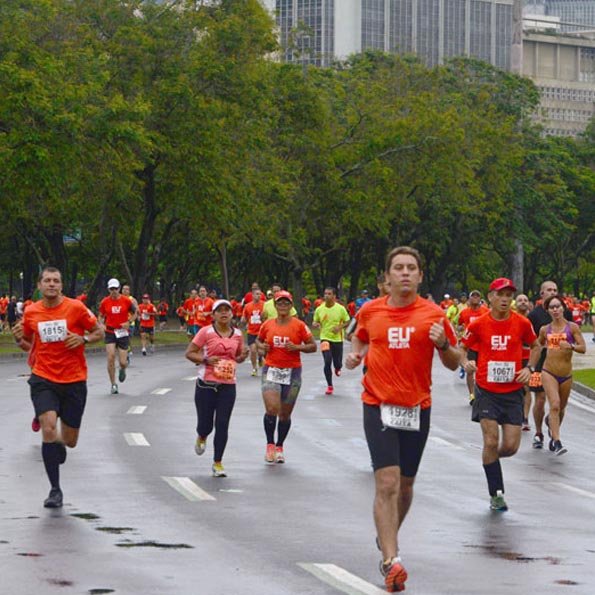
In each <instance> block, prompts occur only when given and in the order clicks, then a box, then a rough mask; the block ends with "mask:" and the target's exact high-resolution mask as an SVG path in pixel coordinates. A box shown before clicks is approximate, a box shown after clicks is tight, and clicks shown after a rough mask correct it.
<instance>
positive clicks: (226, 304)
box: [213, 300, 233, 312]
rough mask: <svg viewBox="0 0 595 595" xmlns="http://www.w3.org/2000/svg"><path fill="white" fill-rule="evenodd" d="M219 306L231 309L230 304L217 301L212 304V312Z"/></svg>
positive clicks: (224, 301)
mask: <svg viewBox="0 0 595 595" xmlns="http://www.w3.org/2000/svg"><path fill="white" fill-rule="evenodd" d="M219 306H227V307H228V308H232V305H231V302H228V301H227V300H217V301H216V302H215V303H214V304H213V312H214V311H215V310H216V309H217V308H219ZM232 309H233V308H232Z"/></svg>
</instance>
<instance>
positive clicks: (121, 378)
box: [118, 368, 126, 382]
mask: <svg viewBox="0 0 595 595" xmlns="http://www.w3.org/2000/svg"><path fill="white" fill-rule="evenodd" d="M118 380H119V381H120V382H124V380H126V368H120V371H119V372H118Z"/></svg>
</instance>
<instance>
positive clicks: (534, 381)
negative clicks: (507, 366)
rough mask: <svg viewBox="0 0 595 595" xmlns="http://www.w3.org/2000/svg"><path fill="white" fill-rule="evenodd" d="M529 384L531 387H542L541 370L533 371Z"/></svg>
mask: <svg viewBox="0 0 595 595" xmlns="http://www.w3.org/2000/svg"><path fill="white" fill-rule="evenodd" d="M529 386H530V387H531V388H541V372H533V373H532V374H531V378H529Z"/></svg>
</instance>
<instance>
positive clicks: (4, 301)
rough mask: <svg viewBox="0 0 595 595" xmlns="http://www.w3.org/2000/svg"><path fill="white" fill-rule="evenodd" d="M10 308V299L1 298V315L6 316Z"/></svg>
mask: <svg viewBox="0 0 595 595" xmlns="http://www.w3.org/2000/svg"><path fill="white" fill-rule="evenodd" d="M7 308H8V299H6V298H0V314H6V310H7Z"/></svg>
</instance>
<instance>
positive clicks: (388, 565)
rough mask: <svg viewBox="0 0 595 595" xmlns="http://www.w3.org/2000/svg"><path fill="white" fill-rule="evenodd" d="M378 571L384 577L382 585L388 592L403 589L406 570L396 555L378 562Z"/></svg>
mask: <svg viewBox="0 0 595 595" xmlns="http://www.w3.org/2000/svg"><path fill="white" fill-rule="evenodd" d="M380 572H381V574H382V576H383V577H384V585H385V587H386V590H387V591H388V592H389V593H397V592H398V591H404V590H405V581H406V580H407V571H406V570H405V569H404V568H403V565H402V564H401V558H399V557H396V558H393V559H392V560H389V561H388V562H380Z"/></svg>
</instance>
